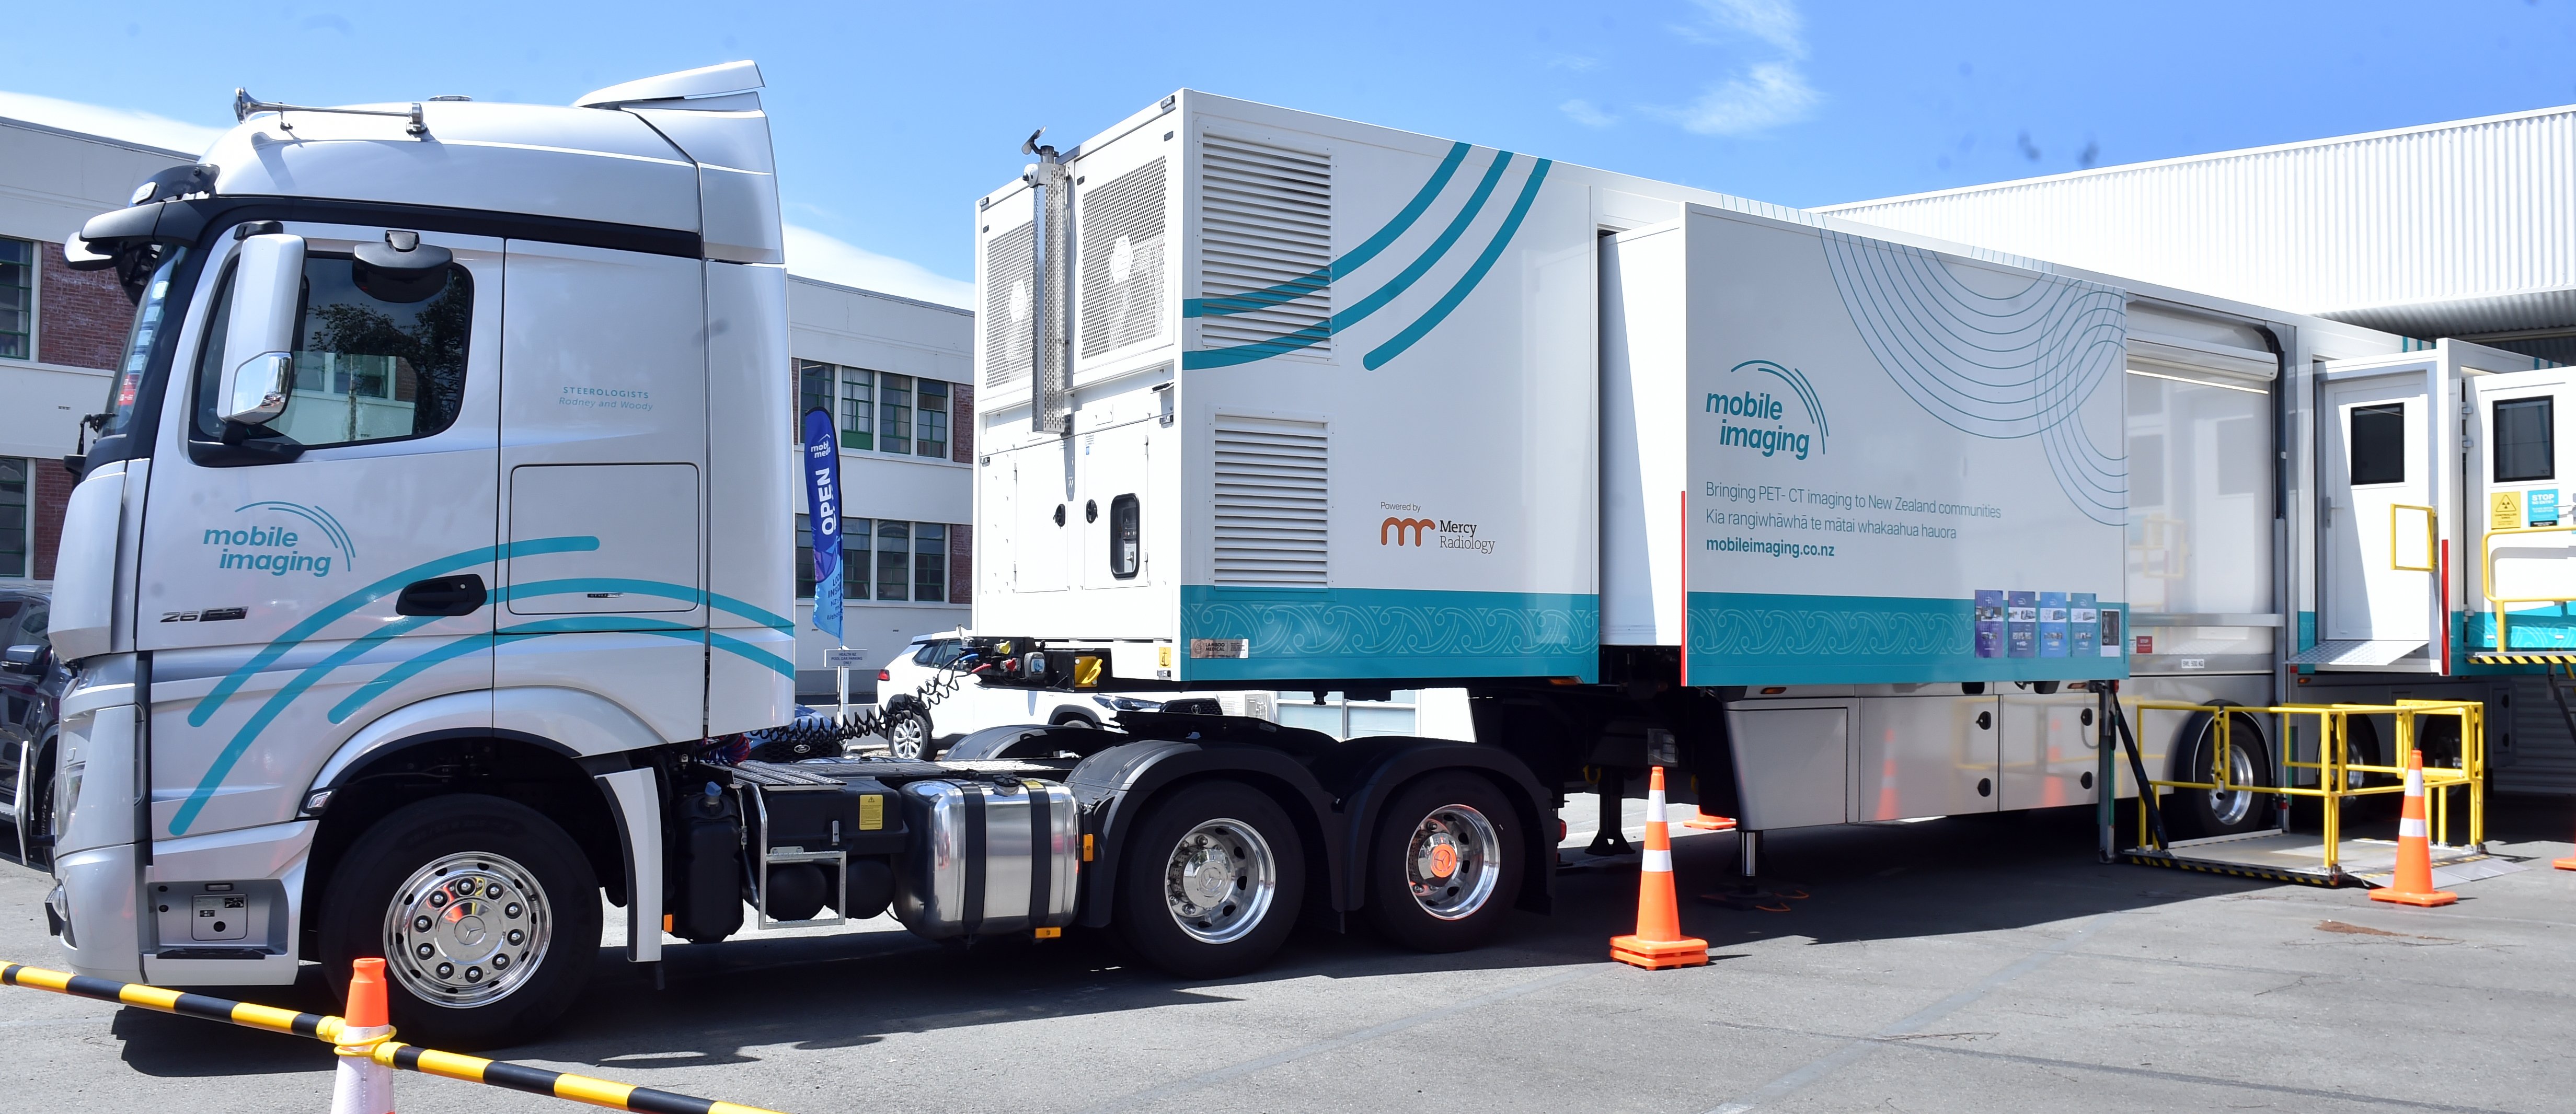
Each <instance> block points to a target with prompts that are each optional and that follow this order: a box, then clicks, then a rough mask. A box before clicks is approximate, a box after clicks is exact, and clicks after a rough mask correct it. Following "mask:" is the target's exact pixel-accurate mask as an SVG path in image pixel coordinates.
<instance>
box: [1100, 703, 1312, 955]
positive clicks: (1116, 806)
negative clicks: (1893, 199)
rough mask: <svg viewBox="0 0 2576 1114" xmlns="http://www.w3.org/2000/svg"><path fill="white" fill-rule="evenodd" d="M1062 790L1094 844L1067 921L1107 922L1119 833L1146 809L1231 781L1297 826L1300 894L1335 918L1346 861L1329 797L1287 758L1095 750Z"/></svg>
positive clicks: (1155, 744) (1137, 745) (1201, 749)
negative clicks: (1302, 865) (1077, 804)
mask: <svg viewBox="0 0 2576 1114" xmlns="http://www.w3.org/2000/svg"><path fill="white" fill-rule="evenodd" d="M1065 780H1066V784H1067V786H1068V787H1069V788H1071V789H1072V790H1073V792H1074V795H1075V798H1076V799H1077V800H1079V801H1081V802H1082V803H1083V811H1084V814H1085V815H1084V829H1085V831H1086V833H1087V834H1089V835H1091V836H1092V837H1093V839H1094V841H1095V843H1096V844H1097V846H1096V847H1095V848H1094V852H1093V854H1092V856H1091V858H1090V861H1089V862H1086V863H1085V864H1084V866H1083V871H1082V874H1083V887H1082V897H1081V903H1080V905H1079V907H1078V908H1079V911H1078V912H1077V913H1076V915H1075V921H1076V923H1078V924H1081V925H1083V926H1085V927H1088V928H1100V927H1103V926H1106V925H1107V924H1108V923H1109V921H1110V914H1111V910H1112V908H1113V907H1114V905H1115V898H1116V895H1117V888H1118V863H1119V859H1120V857H1121V855H1122V854H1123V852H1124V851H1125V849H1126V836H1127V830H1128V829H1129V828H1130V827H1132V826H1133V825H1134V822H1135V820H1136V818H1138V817H1140V816H1143V815H1144V814H1145V813H1146V812H1148V811H1149V810H1151V809H1152V808H1153V806H1154V804H1155V803H1156V802H1158V801H1160V800H1162V799H1164V798H1165V797H1167V796H1169V795H1170V794H1171V793H1172V792H1174V791H1176V790H1178V789H1180V788H1181V787H1183V786H1185V785H1190V784H1196V783H1199V782H1205V781H1214V780H1232V781H1236V782H1240V783H1242V784H1243V785H1245V786H1247V787H1249V788H1251V789H1253V790H1255V791H1257V792H1260V793H1261V794H1263V795H1265V796H1267V797H1269V798H1271V799H1272V800H1273V801H1276V802H1277V803H1278V805H1279V807H1280V809H1281V810H1282V811H1284V812H1286V813H1287V814H1288V820H1289V823H1291V824H1294V825H1296V826H1297V835H1298V839H1299V840H1300V841H1301V842H1302V843H1304V844H1305V847H1306V850H1307V852H1308V855H1307V858H1308V861H1309V862H1310V863H1313V864H1320V867H1321V869H1319V870H1313V869H1310V874H1309V877H1308V880H1307V882H1308V890H1309V892H1310V893H1313V894H1318V895H1321V896H1324V897H1327V898H1328V899H1330V903H1331V907H1332V908H1333V910H1334V911H1335V912H1336V913H1338V912H1342V911H1344V910H1343V907H1342V906H1341V904H1340V895H1341V894H1342V892H1343V891H1344V889H1345V887H1344V885H1343V877H1342V876H1343V874H1344V873H1345V860H1346V857H1345V856H1344V855H1343V854H1342V835H1341V829H1340V828H1339V826H1337V825H1335V824H1333V823H1331V822H1330V821H1329V820H1328V817H1330V816H1331V814H1332V808H1333V798H1332V797H1331V795H1329V794H1327V793H1326V792H1325V791H1324V789H1323V786H1322V785H1321V784H1319V783H1318V782H1317V781H1316V780H1315V777H1314V775H1313V774H1312V773H1309V772H1308V771H1307V769H1306V768H1305V767H1304V766H1302V765H1299V764H1298V763H1297V761H1296V760H1295V759H1293V758H1290V757H1289V756H1288V755H1286V754H1283V753H1280V752H1278V751H1274V750H1268V749H1264V748H1261V747H1243V746H1213V747H1211V746H1202V745H1200V744H1198V743H1188V742H1173V741H1165V740H1146V741H1140V742H1134V743H1126V744H1122V745H1120V746H1115V747H1111V748H1109V749H1107V750H1103V751H1101V752H1099V753H1097V754H1094V755H1092V756H1091V757H1089V758H1086V759H1084V760H1083V761H1082V762H1081V764H1080V765H1077V766H1075V767H1074V770H1073V773H1072V774H1071V775H1070V776H1068V777H1067V778H1066V779H1065Z"/></svg>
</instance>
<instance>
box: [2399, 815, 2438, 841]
mask: <svg viewBox="0 0 2576 1114" xmlns="http://www.w3.org/2000/svg"><path fill="white" fill-rule="evenodd" d="M2397 838H2399V839H2428V838H2431V836H2430V833H2428V832H2426V831H2425V830H2424V822H2423V821H2421V820H2400V821H2398V822H2397Z"/></svg>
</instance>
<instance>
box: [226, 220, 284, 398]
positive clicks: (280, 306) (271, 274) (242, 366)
mask: <svg viewBox="0 0 2576 1114" xmlns="http://www.w3.org/2000/svg"><path fill="white" fill-rule="evenodd" d="M232 299H233V308H232V315H231V316H230V317H228V318H226V320H225V329H224V362H223V369H224V372H223V378H222V381H221V382H220V384H219V385H218V386H217V387H216V397H215V401H216V407H215V409H216V414H217V416H219V417H221V418H222V419H223V420H225V421H228V422H240V423H242V424H244V425H266V424H268V423H270V422H273V421H276V420H277V416H278V415H280V414H283V413H285V412H286V399H287V395H288V392H290V391H292V390H293V389H294V387H295V319H296V317H297V315H298V314H299V313H300V312H301V311H302V310H303V308H304V237H302V236H289V235H286V234H284V233H277V232H272V233H267V234H265V235H259V236H249V237H245V238H243V240H242V244H241V250H240V251H239V252H237V253H236V254H235V255H234V264H233V292H232Z"/></svg>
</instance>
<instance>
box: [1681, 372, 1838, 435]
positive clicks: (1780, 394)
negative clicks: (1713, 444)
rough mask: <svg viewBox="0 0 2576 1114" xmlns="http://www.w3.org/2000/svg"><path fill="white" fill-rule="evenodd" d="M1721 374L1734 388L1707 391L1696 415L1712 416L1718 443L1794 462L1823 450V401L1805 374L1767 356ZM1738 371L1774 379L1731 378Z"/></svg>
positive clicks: (1824, 432) (1825, 431)
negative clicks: (1790, 457) (1773, 381)
mask: <svg viewBox="0 0 2576 1114" xmlns="http://www.w3.org/2000/svg"><path fill="white" fill-rule="evenodd" d="M1726 372H1727V375H1728V377H1729V378H1728V382H1729V383H1732V384H1737V385H1738V389H1736V390H1734V391H1731V392H1724V393H1721V392H1718V391H1710V392H1709V393H1708V394H1707V396H1706V397H1705V398H1703V399H1702V400H1701V401H1700V412H1701V413H1703V414H1715V415H1717V416H1718V419H1717V421H1718V425H1717V443H1718V445H1719V446H1720V447H1726V448H1739V449H1746V450H1750V451H1752V452H1757V453H1761V454H1762V455H1764V456H1776V455H1779V454H1783V453H1786V454H1788V455H1790V456H1793V457H1796V458H1798V459H1800V460H1805V459H1807V454H1808V452H1809V451H1810V450H1812V451H1814V452H1816V453H1818V454H1822V453H1823V452H1824V451H1825V434H1826V433H1827V432H1828V431H1827V429H1826V426H1825V404H1824V403H1823V402H1822V401H1820V400H1818V399H1817V397H1816V387H1815V384H1813V383H1809V382H1807V377H1806V375H1805V373H1803V372H1800V371H1798V370H1797V369H1796V368H1789V367H1782V366H1780V365H1779V364H1775V363H1773V362H1771V361H1769V360H1746V361H1744V362H1743V363H1740V364H1737V365H1735V366H1734V367H1731V368H1728V369H1726ZM1743 372H1755V373H1759V374H1761V375H1767V376H1770V377H1771V378H1772V379H1774V380H1777V383H1776V384H1774V383H1766V382H1763V381H1762V380H1760V379H1737V378H1734V376H1736V375H1737V374H1738V373H1743ZM1775 392H1777V393H1775ZM1793 413H1794V415H1795V416H1793Z"/></svg>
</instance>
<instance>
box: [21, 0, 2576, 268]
mask: <svg viewBox="0 0 2576 1114" xmlns="http://www.w3.org/2000/svg"><path fill="white" fill-rule="evenodd" d="M9 27H10V35H9V38H10V40H11V42H12V44H13V46H14V47H15V49H13V50H12V51H11V52H10V54H11V60H10V63H9V64H8V65H7V66H6V67H0V116H14V117H19V118H33V119H37V120H40V121H43V122H49V123H58V124H62V125H64V126H71V127H86V128H89V129H90V130H100V131H113V132H119V133H125V134H134V135H137V136H138V137H145V138H149V137H154V136H159V137H164V138H163V141H164V142H169V143H173V144H176V145H180V146H194V145H195V144H194V143H192V142H191V139H192V138H194V137H201V136H203V135H207V134H211V133H210V132H207V131H204V130H202V129H211V128H216V127H220V126H224V125H227V124H229V123H230V122H231V120H230V117H231V112H230V101H231V96H232V89H233V87H234V86H236V85H243V86H247V87H249V88H250V90H251V91H252V93H254V94H256V95H258V96H260V97H262V98H265V99H271V100H285V101H295V102H304V103H319V104H337V103H349V102H355V101H369V100H412V99H417V98H420V97H426V96H430V95H433V94H440V93H464V94H469V95H472V96H474V97H476V98H478V99H495V100H527V101H540V102H553V103H565V102H569V101H570V100H571V99H572V98H573V97H575V96H577V95H579V94H581V93H583V92H585V91H588V90H590V89H592V88H596V87H598V86H602V85H607V84H610V83H612V82H617V81H623V80H626V79H629V78H635V77H642V76H645V75H648V74H654V73H661V72H665V71H669V70H677V69H686V68H689V67H692V66H701V65H707V64H709V63H713V62H720V61H726V60H730V59H734V58H751V59H754V60H756V61H758V62H759V63H760V64H761V67H762V70H763V71H764V73H765V74H766V75H767V77H768V80H769V84H770V91H769V93H768V98H767V99H768V104H769V108H770V112H771V114H772V117H773V122H774V127H775V129H776V132H775V134H776V138H777V144H778V149H779V157H780V163H781V189H782V193H783V196H784V200H785V203H786V216H787V220H788V222H789V224H790V226H791V230H790V240H789V253H790V258H789V263H790V266H791V267H793V268H794V269H797V270H799V271H803V272H807V273H812V274H815V275H817V276H818V277H823V278H830V279H835V280H837V281H844V282H851V283H854V284H856V285H863V286H872V287H876V288H878V289H886V290H891V291H894V292H897V293H904V294H910V295H913V296H917V297H927V298H933V299H936V300H941V301H948V302H953V303H962V302H963V300H964V297H965V295H964V293H963V291H964V284H965V281H966V280H968V279H971V278H972V276H973V263H972V256H971V247H970V239H971V238H970V235H969V233H970V217H969V213H970V211H971V210H970V206H971V205H972V204H973V201H974V198H975V197H977V196H978V195H980V194H982V193H983V192H984V191H986V190H988V189H990V188H991V187H993V186H995V185H997V184H999V183H1001V182H1004V181H1007V180H1009V179H1010V178H1011V177H1013V176H1014V175H1016V174H1017V173H1018V170H1019V166H1020V164H1021V163H1022V162H1023V161H1024V160H1023V159H1022V157H1021V156H1020V155H1019V154H1018V152H1017V145H1018V142H1019V140H1020V138H1021V137H1023V136H1025V135H1027V134H1028V132H1029V130H1030V129H1032V128H1035V127H1038V126H1040V125H1044V126H1047V127H1049V128H1050V129H1051V131H1050V136H1051V137H1052V138H1056V139H1059V140H1067V141H1069V140H1076V139H1079V138H1080V137H1082V136H1083V135H1086V134H1088V133H1089V132H1091V131H1093V130H1095V129H1098V128H1100V127H1103V126H1106V125H1107V124H1109V123H1111V122H1114V121H1115V120H1117V119H1118V118H1120V117H1121V116H1124V115H1125V114H1127V113H1128V112H1131V111H1133V110H1135V109H1137V108H1140V107H1143V106H1144V105H1145V104H1147V103H1148V102H1150V101H1153V100H1155V99H1158V98H1159V97H1161V96H1162V95H1163V94H1164V93H1167V92H1170V91H1171V90H1173V89H1175V88H1180V87H1185V86H1186V87H1193V88H1200V89H1207V90H1210V91H1213V92H1219V93H1225V94H1228V95H1230V96H1237V97H1246V98H1251V99H1255V100H1263V101H1271V102H1275V103H1279V104H1284V105H1289V106H1291V107H1296V108H1302V109H1308V110H1312V111H1317V112H1325V113H1330V114H1333V115H1338V116H1348V117H1352V118H1356V119H1361V120H1367V121H1369V122H1372V123H1379V124H1386V125H1390V126H1395V127H1402V128H1409V129H1413V130H1416V131H1422V132H1428V133H1431V134H1435V135H1439V136H1443V137H1447V138H1453V139H1465V140H1469V141H1472V142H1476V143H1480V144H1488V145H1493V146H1498V147H1507V148H1511V149H1514V150H1520V151H1527V152H1532V153H1536V154H1541V155H1546V156H1548V157H1551V158H1556V159H1561V160H1566V161H1571V162H1578V163H1585V164H1590V165H1594V166H1600V167H1604V168H1608V169H1613V170H1619V171H1624V172H1628V173H1633V174H1640V175H1644V176H1647V177H1652V178H1662V179H1667V180H1672V181H1679V182H1686V183H1689V184H1691V185H1695V186H1702V187H1706V188H1710V189H1717V190H1724V191H1727V192H1730V193H1736V194H1742V195H1745V196H1749V197H1754V198H1759V199H1761V200H1765V201H1773V202H1779V203H1783V204H1789V205H1801V206H1804V205H1821V204H1829V203H1833V202H1839V201H1851V200H1858V199H1862V198H1870V197H1882V196H1888V195H1893V194H1902V193H1912V192H1917V191H1922V190H1932V189H1942V188H1947V187H1951V186H1960V185H1969V184H1974V183H1980V182H1992V181H2000V180H2004V179H2010V178H2020V177H2028V176H2031V175H2036V174H2053V173H2060V172H2064V171H2069V170H2075V169H2079V168H2081V167H2084V166H2087V165H2110V164H2115V163H2123V162H2137V161H2142V160H2148V159H2158V158H2167V157H2172V156H2176V155H2187V154H2196V153H2201V152H2206V151H2216V150H2225V149H2229V148H2236V147H2248V146H2257V145H2262V144H2270V143H2282V142H2289V141H2294V140H2300V139H2312V138H2318V137H2323V136H2330V135H2342V134H2348V133H2352V132H2361V131H2371V130H2377V129H2381V128H2393V127H2403V126H2406V125H2410V124H2421V123H2430V122H2433V121H2438V120H2449V119H2458V118H2461V117H2468V116H2481V115H2489V114H2494V113H2501V112H2514V111H2519V110H2523V109H2530V108H2541V107H2547V106H2551V105H2559V104H2567V103H2571V102H2576V67H2571V66H2569V65H2568V64H2567V61H2566V60H2567V59H2568V58H2570V57H2576V7H2571V4H2570V3H2568V2H2562V0H2528V2H2526V0H2457V2H2452V3H2442V4H2396V3H2376V2H2359V0H2348V2H2344V3H2333V4H2327V3H2286V2H2284V3H2267V2H2264V0H2250V2H2249V0H2235V2H2231V3H2183V2H2171V3H2155V4H2143V3H2140V4H2108V3H2093V4H2081V3H2077V4H2069V3H2063V2H2060V3H2052V4H2046V5H2042V4H2037V3H2016V2H2002V3H1986V4H1977V5H1944V4H1930V3H1922V2H1919V0H1918V2H1914V3H1902V2H1900V3H1848V4H1823V3H1795V2H1786V0H1643V2H1637V3H1592V4H1536V3H1519V2H1512V0H1496V2H1489V3H1478V4H1443V5H1428V4H1425V5H1403V4H1391V3H1384V2H1379V3H1339V2H1332V3H1324V2H1301V3H1295V4H1200V5H1185V6H1171V5H1138V4H1123V3H1101V2H1093V3H1069V4H1066V3H1060V4H1053V5H1033V6H1018V5H1009V4H999V3H994V4H980V5H965V4H939V5H931V4H911V5H879V4H864V3H860V4H851V3H844V4H831V5H824V4H766V5H740V6H735V7H732V8H730V9H728V10H724V11H720V12H710V10H709V9H708V7H707V6H706V5H703V4H667V3H657V2H634V3H623V4H615V5H607V4H530V3H518V4H491V3H443V4H429V5H381V4H370V5H346V6H341V5H331V4H313V3H290V4H283V5H279V4H264V3H260V2H258V0H250V2H248V3H242V4H178V5H158V6H136V5H103V6H102V5H85V4H49V5H36V4H22V5H17V6H16V10H15V11H13V13H12V14H11V16H10V19H9ZM197 141H198V142H201V141H202V140H201V139H199V140H197Z"/></svg>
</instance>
